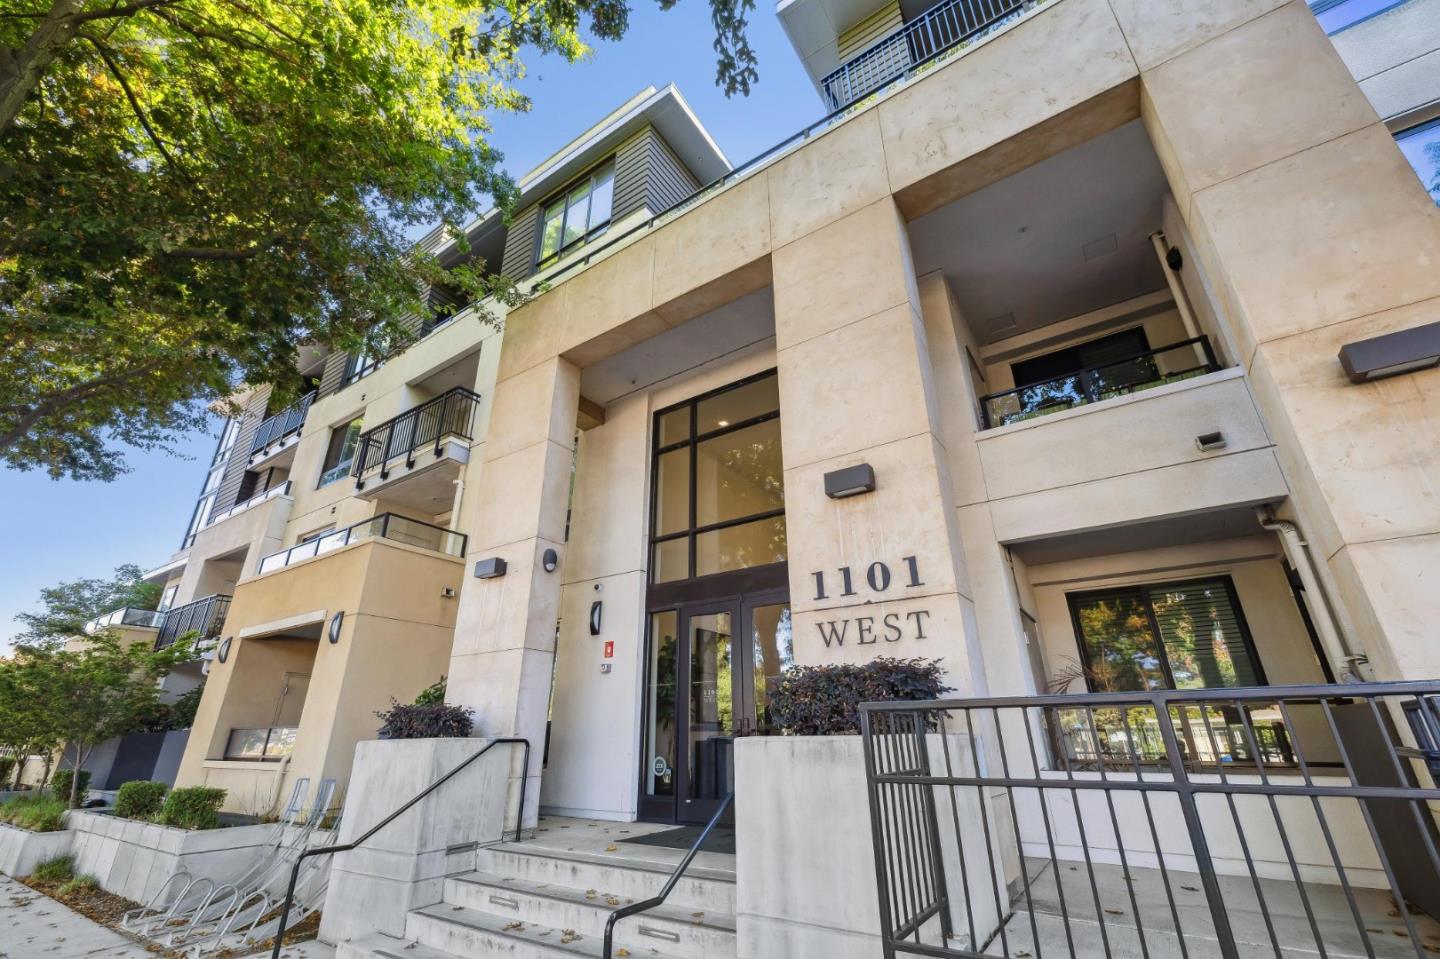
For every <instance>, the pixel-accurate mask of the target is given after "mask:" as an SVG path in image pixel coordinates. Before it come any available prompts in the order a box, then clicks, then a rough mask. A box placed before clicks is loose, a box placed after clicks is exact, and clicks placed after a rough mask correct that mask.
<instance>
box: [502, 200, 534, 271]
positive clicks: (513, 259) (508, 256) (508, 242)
mask: <svg viewBox="0 0 1440 959" xmlns="http://www.w3.org/2000/svg"><path fill="white" fill-rule="evenodd" d="M539 225H540V204H538V203H535V204H532V205H531V206H529V207H527V208H526V209H524V210H521V211H520V212H519V213H517V214H516V215H515V218H514V219H513V220H511V221H510V229H509V231H507V232H506V234H505V255H504V256H503V257H501V258H500V272H502V273H504V274H505V275H506V276H508V277H510V278H511V279H512V280H521V279H524V278H525V277H527V276H529V275H530V274H531V273H532V272H533V271H534V267H535V231H536V229H538V228H539Z"/></svg>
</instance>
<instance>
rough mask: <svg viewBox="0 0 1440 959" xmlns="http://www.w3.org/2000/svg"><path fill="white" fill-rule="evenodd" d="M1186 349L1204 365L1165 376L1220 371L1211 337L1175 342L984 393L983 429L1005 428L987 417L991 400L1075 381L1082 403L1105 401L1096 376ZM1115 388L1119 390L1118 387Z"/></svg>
mask: <svg viewBox="0 0 1440 959" xmlns="http://www.w3.org/2000/svg"><path fill="white" fill-rule="evenodd" d="M1187 346H1194V347H1198V348H1199V349H1200V351H1201V352H1202V353H1203V355H1204V362H1203V363H1201V364H1200V365H1199V366H1194V367H1191V368H1189V369H1185V370H1177V371H1175V372H1174V373H1167V374H1164V375H1166V376H1180V375H1181V374H1193V373H1195V371H1197V370H1204V371H1205V372H1206V373H1214V372H1216V371H1217V370H1219V369H1220V360H1219V358H1217V357H1216V355H1215V349H1214V347H1212V346H1211V345H1210V337H1208V336H1204V335H1201V336H1196V337H1192V338H1190V339H1188V340H1181V341H1180V342H1178V343H1171V344H1169V345H1167V346H1159V347H1156V348H1155V349H1153V350H1144V351H1143V352H1140V353H1136V354H1135V355H1134V356H1127V357H1124V358H1123V359H1119V360H1111V361H1109V362H1108V363H1100V364H1097V365H1095V366H1087V367H1084V368H1083V369H1078V370H1075V371H1074V372H1071V373H1066V374H1064V375H1063V376H1052V377H1051V378H1050V379H1048V380H1041V381H1039V382H1038V383H1026V384H1025V385H1024V386H1017V387H1015V388H1014V389H1010V390H1002V391H1000V392H999V393H987V394H985V395H984V396H982V397H980V411H981V414H982V415H983V416H984V419H985V428H986V429H990V428H993V427H996V426H1004V425H1007V424H1006V423H998V422H994V421H993V418H992V417H991V415H990V404H991V402H992V401H993V400H998V399H1001V398H1003V397H1006V396H1015V395H1017V394H1021V393H1025V392H1026V391H1033V390H1041V389H1044V388H1045V387H1048V386H1053V385H1055V384H1057V383H1059V384H1064V383H1068V382H1071V381H1074V382H1075V383H1076V384H1078V386H1079V395H1078V397H1077V398H1079V399H1081V400H1083V403H1086V404H1088V403H1098V402H1100V401H1101V400H1102V399H1108V397H1106V396H1103V395H1102V394H1103V393H1104V392H1107V391H1105V390H1101V389H1097V388H1096V387H1095V384H1094V382H1093V379H1094V375H1095V374H1096V373H1099V372H1101V371H1103V370H1108V369H1111V368H1113V367H1117V366H1124V365H1125V364H1126V363H1134V362H1135V361H1136V360H1143V359H1145V358H1147V357H1152V356H1159V355H1160V354H1161V353H1169V352H1171V351H1173V350H1179V349H1183V348H1185V347H1187ZM1133 385H1134V384H1127V386H1133ZM1116 388H1117V389H1118V388H1120V387H1116ZM1082 405H1083V404H1082ZM1040 409H1041V407H1037V408H1036V410H1034V411H1032V412H1038V411H1039V410H1040Z"/></svg>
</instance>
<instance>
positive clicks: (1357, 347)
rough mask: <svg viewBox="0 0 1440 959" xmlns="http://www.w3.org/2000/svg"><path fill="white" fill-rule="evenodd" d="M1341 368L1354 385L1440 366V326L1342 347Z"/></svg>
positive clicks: (1398, 332) (1373, 338)
mask: <svg viewBox="0 0 1440 959" xmlns="http://www.w3.org/2000/svg"><path fill="white" fill-rule="evenodd" d="M1340 365H1341V366H1343V367H1344V368H1345V375H1346V376H1348V377H1350V382H1351V383H1368V382H1370V381H1371V380H1379V379H1384V378H1385V377H1387V376H1398V375H1399V374H1401V373H1413V372H1415V371H1416V370H1424V369H1429V368H1430V367H1432V366H1440V322H1437V323H1426V324H1425V325H1424V326H1417V327H1414V328H1413V329H1409V330H1397V331H1396V332H1394V333H1386V334H1384V335H1383V336H1372V337H1371V338H1370V339H1368V340H1360V341H1359V342H1357V343H1346V344H1345V345H1344V346H1342V347H1340Z"/></svg>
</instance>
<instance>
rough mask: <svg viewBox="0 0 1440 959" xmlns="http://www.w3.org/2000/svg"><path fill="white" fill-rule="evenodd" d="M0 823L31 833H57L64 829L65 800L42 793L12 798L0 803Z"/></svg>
mask: <svg viewBox="0 0 1440 959" xmlns="http://www.w3.org/2000/svg"><path fill="white" fill-rule="evenodd" d="M0 821H3V822H8V823H9V824H10V825H12V826H19V827H20V828H21V829H29V830H30V831H31V832H59V831H60V830H61V829H64V828H65V800H64V799H63V798H62V797H59V796H47V795H45V794H44V793H34V794H32V795H29V796H13V797H11V798H10V799H7V800H5V801H4V802H3V803H0Z"/></svg>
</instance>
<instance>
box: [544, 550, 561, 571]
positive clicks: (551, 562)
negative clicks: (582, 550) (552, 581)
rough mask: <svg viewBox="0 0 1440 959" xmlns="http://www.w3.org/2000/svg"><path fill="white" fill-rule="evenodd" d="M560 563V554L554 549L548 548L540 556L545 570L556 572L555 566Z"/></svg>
mask: <svg viewBox="0 0 1440 959" xmlns="http://www.w3.org/2000/svg"><path fill="white" fill-rule="evenodd" d="M559 564H560V554H559V553H557V552H555V551H554V550H553V549H547V550H546V551H545V552H544V554H543V555H541V557H540V565H541V566H543V567H545V572H547V573H553V572H555V567H556V566H558V565H559Z"/></svg>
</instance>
